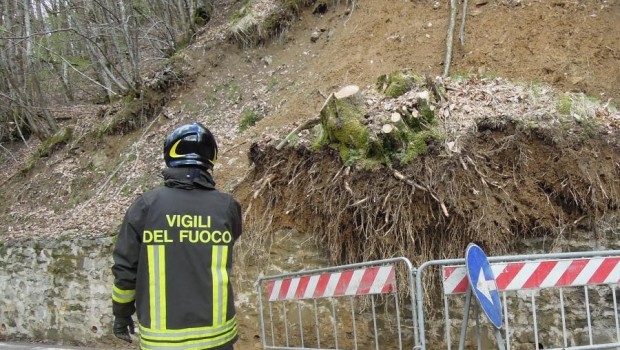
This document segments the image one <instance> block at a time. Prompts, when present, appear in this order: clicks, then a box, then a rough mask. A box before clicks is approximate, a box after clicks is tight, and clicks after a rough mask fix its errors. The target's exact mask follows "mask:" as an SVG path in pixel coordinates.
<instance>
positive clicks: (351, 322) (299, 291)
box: [257, 258, 418, 350]
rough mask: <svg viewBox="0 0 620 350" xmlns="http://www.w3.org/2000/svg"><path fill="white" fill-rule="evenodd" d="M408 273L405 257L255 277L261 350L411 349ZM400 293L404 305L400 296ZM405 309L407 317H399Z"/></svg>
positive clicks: (414, 332)
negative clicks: (407, 301) (407, 302)
mask: <svg viewBox="0 0 620 350" xmlns="http://www.w3.org/2000/svg"><path fill="white" fill-rule="evenodd" d="M412 271H414V268H413V265H412V264H411V262H410V261H409V260H408V259H406V258H394V259H386V260H380V261H372V262H367V263H360V264H350V265H344V266H337V267H331V268H323V269H317V270H311V271H302V272H298V273H289V274H282V275H277V276H269V277H263V278H260V279H259V280H258V287H257V288H258V296H259V311H260V322H261V335H262V345H263V348H264V349H358V348H359V349H372V348H374V349H377V350H378V349H380V348H381V349H387V348H389V349H403V348H404V346H407V345H406V344H407V343H409V344H410V348H413V346H414V344H417V343H418V338H417V335H418V333H417V324H416V322H417V315H416V307H415V300H414V298H415V292H414V283H413V273H412ZM399 288H405V289H406V291H404V290H403V291H400V292H399V290H398V289H399ZM263 292H265V293H263ZM405 296H409V299H410V301H411V303H410V305H407V304H405V303H403V300H401V299H403V298H405ZM347 298H348V299H349V300H348V303H347V302H346V299H347ZM392 301H393V303H392ZM265 303H266V304H267V305H266V307H265ZM291 305H292V308H291V307H287V306H291ZM381 308H382V310H383V312H381V313H380V315H378V312H377V309H380V310H379V311H381ZM265 309H266V310H265ZM293 309H296V312H295V310H293ZM407 309H409V310H410V311H411V315H408V314H407V315H401V311H403V310H407ZM343 310H344V311H343ZM266 313H268V319H267V320H266V319H265V318H266V317H265V316H267V315H266ZM339 316H340V317H339ZM364 320H366V321H368V324H367V328H364V325H363V321H364ZM267 322H269V324H267ZM390 323H392V324H391V325H390ZM360 324H361V325H360ZM409 324H410V326H408V325H409ZM312 328H314V332H312ZM408 328H409V329H411V332H410V333H409V334H406V335H405V334H404V332H405V330H406V329H408ZM309 329H310V331H308V330H309ZM366 329H367V330H368V331H366ZM276 330H277V331H276ZM360 330H362V332H360ZM268 332H269V334H267V333H268ZM268 340H270V344H267V342H268ZM388 344H389V345H388Z"/></svg>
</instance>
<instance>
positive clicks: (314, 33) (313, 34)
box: [310, 30, 322, 43]
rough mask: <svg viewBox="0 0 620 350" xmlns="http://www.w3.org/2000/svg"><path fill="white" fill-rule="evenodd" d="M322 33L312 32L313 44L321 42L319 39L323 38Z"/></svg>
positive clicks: (318, 31)
mask: <svg viewBox="0 0 620 350" xmlns="http://www.w3.org/2000/svg"><path fill="white" fill-rule="evenodd" d="M321 33H322V32H321V31H320V30H314V31H313V32H312V35H311V36H310V41H312V42H313V43H315V42H316V41H317V40H319V38H320V37H321Z"/></svg>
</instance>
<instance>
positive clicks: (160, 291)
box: [147, 245, 166, 329]
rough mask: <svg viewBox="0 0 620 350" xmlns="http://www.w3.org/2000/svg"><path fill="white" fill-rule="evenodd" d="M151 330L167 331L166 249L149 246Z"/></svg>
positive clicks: (160, 246)
mask: <svg viewBox="0 0 620 350" xmlns="http://www.w3.org/2000/svg"><path fill="white" fill-rule="evenodd" d="M147 256H148V262H149V299H150V300H149V313H150V315H151V328H154V329H166V247H165V246H163V245H149V246H147Z"/></svg>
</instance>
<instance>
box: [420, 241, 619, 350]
mask: <svg viewBox="0 0 620 350" xmlns="http://www.w3.org/2000/svg"><path fill="white" fill-rule="evenodd" d="M488 260H489V262H490V263H491V268H492V269H493V273H494V275H495V277H496V282H497V288H498V290H499V292H500V293H501V296H502V306H503V315H504V326H503V332H504V341H505V346H506V349H507V350H511V345H516V343H518V342H515V341H514V340H515V339H514V338H515V330H516V329H517V327H518V328H520V329H521V333H522V334H521V335H522V336H521V338H524V337H525V338H527V337H528V336H529V334H530V330H529V329H527V328H531V333H532V334H533V338H531V339H529V340H528V341H527V343H531V345H530V346H529V347H528V348H529V349H532V348H534V349H537V348H539V345H541V343H543V345H544V348H545V349H549V348H550V347H551V348H554V347H555V348H558V349H568V348H570V349H607V348H618V347H620V326H619V318H618V310H617V306H618V302H617V298H616V289H617V287H618V283H619V282H620V251H596V252H581V253H558V254H540V255H521V256H504V257H490V258H489V259H488ZM464 264H465V259H451V260H434V261H428V262H426V263H424V264H422V265H421V266H420V268H419V269H418V270H417V275H416V292H417V296H416V299H417V309H418V311H417V314H418V315H417V316H418V325H419V339H420V348H422V349H426V347H427V333H429V332H428V330H427V329H426V321H427V320H425V316H424V303H425V301H424V294H423V293H424V289H423V288H422V280H423V278H424V274H425V273H427V270H429V269H431V268H435V270H438V271H436V272H438V273H441V276H440V279H441V282H442V286H441V288H442V291H443V293H442V297H443V300H442V301H443V316H444V320H443V323H444V324H443V326H444V328H445V337H444V339H442V340H441V341H439V339H437V338H435V339H433V340H432V342H434V343H433V348H438V346H437V345H438V344H437V343H439V342H441V343H445V347H447V348H448V349H451V348H452V346H453V344H452V339H453V337H452V332H453V329H452V328H453V327H452V325H453V324H454V323H455V322H453V321H457V322H458V318H459V316H461V317H460V318H461V321H463V317H466V318H467V319H468V318H469V316H468V315H467V314H465V313H464V312H463V305H464V302H463V300H464V298H463V296H464V295H465V292H466V291H467V289H468V288H469V284H468V278H467V275H466V269H465V266H464ZM543 293H544V296H543V295H542V294H543ZM591 293H592V296H593V297H594V298H595V299H596V300H595V302H593V303H591V300H590V299H591V296H590V294H591ZM509 296H510V297H509ZM594 298H592V299H594ZM528 299H529V301H528ZM539 299H544V301H545V305H542V304H543V303H542V302H541V301H540V300H539ZM537 300H538V301H539V302H538V304H537ZM549 300H557V301H556V302H555V303H549ZM567 300H568V304H570V306H569V307H568V308H567ZM527 304H529V306H530V307H529V309H530V310H529V311H528V314H529V315H528V316H526V315H524V313H523V311H524V310H523V308H524V306H526V305H527ZM451 305H452V306H453V307H452V308H451V307H450V306H451ZM477 310H478V308H477V307H476V308H475V311H477ZM459 312H461V313H459ZM593 312H595V313H596V315H595V316H593ZM542 313H545V314H546V316H547V319H546V322H547V324H546V325H545V326H547V327H550V328H552V330H548V331H546V332H544V339H542V338H543V337H541V332H540V327H539V324H538V323H539V322H538V318H539V316H540V314H542ZM558 313H559V315H558ZM530 316H531V318H530ZM474 318H475V320H476V327H475V331H476V334H475V335H476V336H475V338H476V343H477V347H478V349H480V348H481V339H482V337H483V335H482V326H483V325H484V324H485V320H484V319H482V320H480V318H479V317H478V314H477V313H476V315H475V317H474ZM529 322H531V324H529ZM464 323H465V322H461V325H462V324H464ZM524 323H525V324H524ZM549 323H550V324H549ZM595 323H597V324H598V325H599V327H595ZM486 324H487V325H488V327H487V329H489V328H490V327H491V326H490V325H489V323H488V322H486ZM454 328H455V329H454V331H455V332H456V331H458V330H459V328H458V327H454ZM465 331H466V330H465V329H460V336H459V347H463V344H464V340H465V339H464V338H465V336H466V334H465ZM595 332H596V333H597V334H596V339H595ZM554 333H561V336H560V337H559V339H558V337H557V336H555V335H554ZM513 343H515V344H513ZM521 343H523V339H521ZM583 343H585V344H583ZM495 347H496V346H495Z"/></svg>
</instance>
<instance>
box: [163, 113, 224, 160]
mask: <svg viewBox="0 0 620 350" xmlns="http://www.w3.org/2000/svg"><path fill="white" fill-rule="evenodd" d="M216 159H217V143H216V142H215V138H214V137H213V134H211V131H209V129H207V128H205V127H204V126H203V125H202V124H200V123H193V124H186V125H182V126H180V127H178V128H176V129H175V130H174V131H173V132H172V134H170V136H168V137H167V138H166V142H165V143H164V160H165V161H166V166H168V167H169V168H178V167H187V166H196V167H200V168H203V169H211V168H213V166H214V165H215V161H216Z"/></svg>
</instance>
